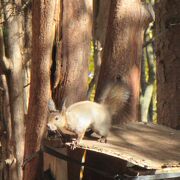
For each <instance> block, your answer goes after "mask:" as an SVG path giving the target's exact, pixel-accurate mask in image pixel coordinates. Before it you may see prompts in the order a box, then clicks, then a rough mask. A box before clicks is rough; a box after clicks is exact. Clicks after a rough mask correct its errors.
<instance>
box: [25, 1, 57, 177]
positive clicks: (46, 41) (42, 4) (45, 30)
mask: <svg viewBox="0 0 180 180" xmlns="http://www.w3.org/2000/svg"><path fill="white" fill-rule="evenodd" d="M55 4H56V1H52V0H40V1H36V0H34V1H33V2H32V64H31V87H30V102H29V109H28V121H27V127H26V136H25V159H26V158H28V157H31V156H32V155H33V154H34V153H37V152H39V150H40V146H41V141H42V138H43V133H44V130H45V126H46V120H47V113H48V106H47V103H48V100H49V98H50V67H51V58H52V57H51V55H52V47H53V40H54V31H55V22H54V14H55ZM42 168H43V167H42V161H41V158H40V154H38V156H37V157H35V158H33V159H32V160H31V161H29V162H27V164H26V165H25V169H24V180H31V179H32V180H35V179H42V177H41V172H42V171H41V170H42Z"/></svg>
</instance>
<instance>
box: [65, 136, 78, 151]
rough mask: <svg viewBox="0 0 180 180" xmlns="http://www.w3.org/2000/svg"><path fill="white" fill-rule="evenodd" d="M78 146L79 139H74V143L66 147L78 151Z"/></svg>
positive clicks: (69, 143)
mask: <svg viewBox="0 0 180 180" xmlns="http://www.w3.org/2000/svg"><path fill="white" fill-rule="evenodd" d="M77 144H78V141H77V139H72V142H68V143H66V145H68V146H69V147H70V149H71V150H74V149H76V147H77Z"/></svg>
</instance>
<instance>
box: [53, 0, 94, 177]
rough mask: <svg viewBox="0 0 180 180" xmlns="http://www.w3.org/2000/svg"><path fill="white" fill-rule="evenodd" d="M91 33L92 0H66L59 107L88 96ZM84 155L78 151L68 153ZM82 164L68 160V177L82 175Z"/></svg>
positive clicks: (64, 4)
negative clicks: (77, 164) (78, 164)
mask: <svg viewBox="0 0 180 180" xmlns="http://www.w3.org/2000/svg"><path fill="white" fill-rule="evenodd" d="M91 33H92V2H91V1H83V0H80V1H79V0H68V1H66V0H64V1H63V17H62V62H61V63H62V69H61V73H62V79H61V81H62V83H61V84H59V86H58V87H57V89H56V90H55V92H54V98H55V101H56V105H57V107H58V109H60V108H61V106H62V104H63V102H64V101H65V105H66V106H67V107H68V106H69V105H71V104H73V103H75V102H78V101H81V100H85V99H86V94H87V88H88V60H89V57H90V42H91ZM68 154H69V155H70V156H73V157H74V158H77V159H78V160H79V159H80V158H79V157H81V153H80V152H79V151H78V152H77V153H76V152H73V153H70V152H69V153H68ZM79 172H80V167H79V166H76V165H74V164H72V163H69V164H68V176H69V180H71V179H72V180H76V179H79Z"/></svg>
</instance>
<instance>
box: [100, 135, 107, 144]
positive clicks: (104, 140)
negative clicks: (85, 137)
mask: <svg viewBox="0 0 180 180" xmlns="http://www.w3.org/2000/svg"><path fill="white" fill-rule="evenodd" d="M98 142H100V143H107V139H106V137H104V136H102V137H101V138H99V139H98Z"/></svg>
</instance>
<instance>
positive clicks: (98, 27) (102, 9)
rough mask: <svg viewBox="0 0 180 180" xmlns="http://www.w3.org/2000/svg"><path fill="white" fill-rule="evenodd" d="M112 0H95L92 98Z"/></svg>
mask: <svg viewBox="0 0 180 180" xmlns="http://www.w3.org/2000/svg"><path fill="white" fill-rule="evenodd" d="M110 4H111V1H109V0H93V44H94V76H93V79H92V80H91V82H90V84H89V88H88V93H87V97H88V99H90V95H91V92H92V90H93V87H94V85H95V86H96V85H97V81H98V77H99V71H100V67H101V61H102V52H103V49H104V43H105V37H106V31H107V24H108V18H109V9H110Z"/></svg>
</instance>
